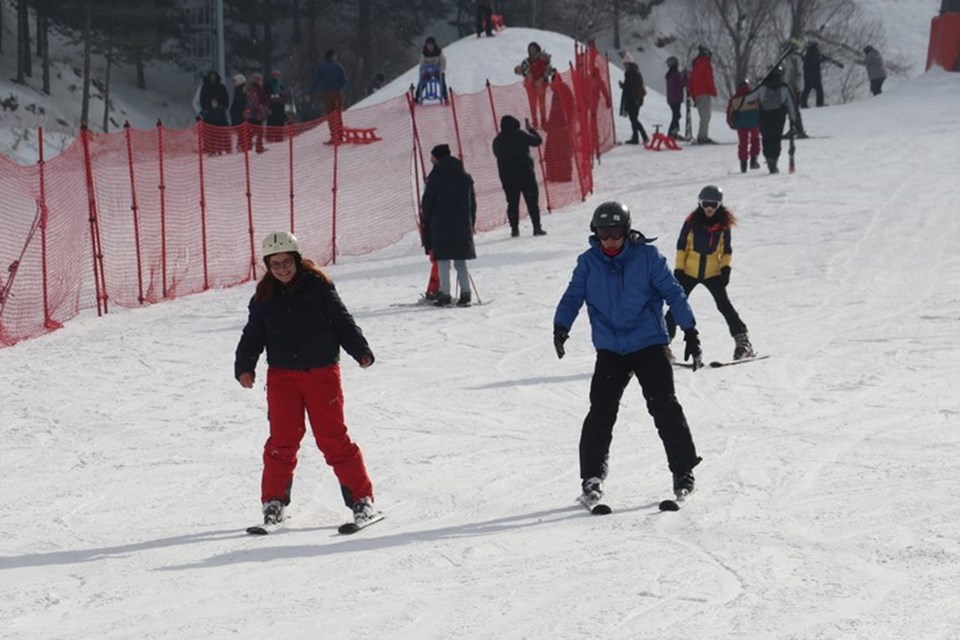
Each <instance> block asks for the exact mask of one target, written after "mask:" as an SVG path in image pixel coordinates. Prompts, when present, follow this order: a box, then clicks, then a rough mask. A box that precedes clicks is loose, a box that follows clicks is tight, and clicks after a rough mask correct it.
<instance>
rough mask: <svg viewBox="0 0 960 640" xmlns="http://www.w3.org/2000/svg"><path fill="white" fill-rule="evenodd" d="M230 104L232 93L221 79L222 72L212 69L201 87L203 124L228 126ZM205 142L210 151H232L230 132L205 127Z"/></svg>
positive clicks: (206, 148)
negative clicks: (228, 91) (228, 107)
mask: <svg viewBox="0 0 960 640" xmlns="http://www.w3.org/2000/svg"><path fill="white" fill-rule="evenodd" d="M229 104H230V94H229V93H227V88H226V87H225V86H223V83H222V82H221V81H220V74H219V73H217V72H216V71H210V72H209V73H207V75H206V76H204V78H203V85H202V86H201V87H200V113H201V116H202V117H203V124H205V125H210V127H228V126H230V123H229V122H227V106H228V105H229ZM203 133H204V136H203V142H204V147H205V150H206V151H207V152H208V153H227V152H229V151H230V132H229V131H227V130H225V129H223V130H217V129H213V128H208V127H204V130H203Z"/></svg>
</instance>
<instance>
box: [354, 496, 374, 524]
mask: <svg viewBox="0 0 960 640" xmlns="http://www.w3.org/2000/svg"><path fill="white" fill-rule="evenodd" d="M378 515H379V514H378V513H377V510H376V509H375V508H374V507H373V498H370V497H367V498H360V499H359V500H357V501H356V502H354V503H353V523H354V524H355V525H357V526H358V527H363V526H365V525H368V524H370V522H371V521H373V520H376V519H378Z"/></svg>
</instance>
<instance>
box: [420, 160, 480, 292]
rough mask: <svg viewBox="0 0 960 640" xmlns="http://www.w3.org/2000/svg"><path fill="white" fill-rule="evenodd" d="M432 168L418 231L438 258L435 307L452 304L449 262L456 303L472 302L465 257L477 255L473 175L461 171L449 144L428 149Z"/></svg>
mask: <svg viewBox="0 0 960 640" xmlns="http://www.w3.org/2000/svg"><path fill="white" fill-rule="evenodd" d="M430 162H431V163H432V164H433V170H432V171H431V172H430V175H429V176H427V186H426V187H425V188H424V190H423V200H422V202H421V211H422V215H423V219H422V224H421V227H420V229H421V234H422V239H423V247H424V249H425V250H426V251H427V253H430V252H431V251H433V257H434V258H435V259H436V261H437V267H438V271H439V276H440V291H439V292H438V293H437V295H436V299H435V301H434V304H435V305H436V306H438V307H445V306H449V305H450V304H452V303H453V297H452V296H451V295H450V261H451V260H452V261H453V266H454V268H455V269H456V270H457V282H458V284H459V285H460V299H459V301H458V302H457V305H458V306H461V307H467V306H470V303H471V288H470V273H469V272H468V271H467V260H473V259H474V258H476V257H477V251H476V248H475V247H474V244H473V233H474V230H473V228H474V225H476V223H477V197H476V194H475V193H474V190H473V178H472V177H471V176H470V174H469V173H467V172H466V171H464V169H463V163H462V162H460V160H458V159H457V158H454V157H453V156H451V155H450V146H449V145H446V144H439V145H437V146H436V147H434V148H433V150H432V151H431V152H430Z"/></svg>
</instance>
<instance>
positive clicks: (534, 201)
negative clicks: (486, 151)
mask: <svg viewBox="0 0 960 640" xmlns="http://www.w3.org/2000/svg"><path fill="white" fill-rule="evenodd" d="M542 143H543V138H541V137H540V134H539V133H537V130H536V129H534V128H533V127H531V126H530V121H529V120H528V121H527V130H526V131H522V130H521V129H520V121H519V120H517V119H516V118H514V117H513V116H510V115H506V116H503V117H502V118H500V133H498V134H497V137H496V138H494V139H493V155H494V156H496V158H497V171H498V172H499V174H500V184H501V185H502V186H503V193H504V195H505V196H506V198H507V220H509V221H510V232H511V233H510V235H511V236H513V237H517V236H519V235H520V196H521V195H523V201H524V202H525V203H526V204H527V213H528V214H530V222H531V223H533V235H535V236H545V235H547V232H546V231H544V230H543V227H542V226H541V225H540V204H539V200H540V188H539V187H538V186H537V175H536V173H534V170H533V158H532V157H530V148H531V147H539V146H540V145H541V144H542Z"/></svg>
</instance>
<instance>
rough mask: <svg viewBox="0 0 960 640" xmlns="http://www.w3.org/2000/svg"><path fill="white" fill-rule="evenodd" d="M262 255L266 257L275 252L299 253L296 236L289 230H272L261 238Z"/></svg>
mask: <svg viewBox="0 0 960 640" xmlns="http://www.w3.org/2000/svg"><path fill="white" fill-rule="evenodd" d="M261 246H262V247H263V257H264V258H267V257H269V256H272V255H274V254H277V253H296V254H299V253H300V243H299V242H297V236H295V235H293V234H292V233H290V232H289V231H274V232H273V233H271V234H270V235H268V236H267V237H266V238H264V239H263V243H262V245H261Z"/></svg>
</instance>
